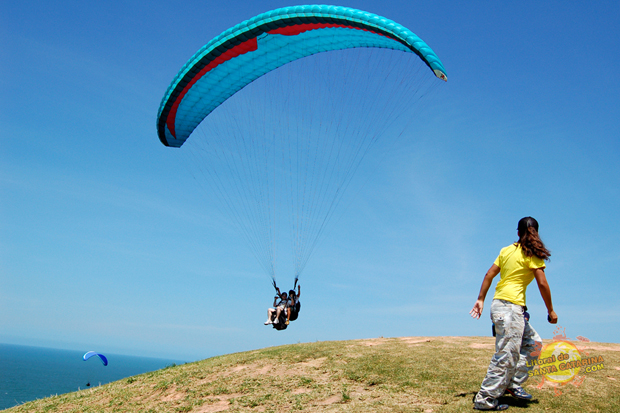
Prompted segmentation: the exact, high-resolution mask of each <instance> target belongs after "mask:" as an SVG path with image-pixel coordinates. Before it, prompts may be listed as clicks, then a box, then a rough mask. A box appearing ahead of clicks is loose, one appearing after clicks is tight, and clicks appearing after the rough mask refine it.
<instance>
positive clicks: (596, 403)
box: [6, 337, 620, 413]
mask: <svg viewBox="0 0 620 413" xmlns="http://www.w3.org/2000/svg"><path fill="white" fill-rule="evenodd" d="M493 347H494V339H493V338H492V337H403V338H378V339H369V340H354V341H337V342H316V343H303V344H294V345H288V346H281V347H272V348H266V349H261V350H255V351H249V352H244V353H237V354H229V355H225V356H219V357H213V358H210V359H206V360H203V361H199V362H194V363H190V364H185V365H181V366H172V367H168V368H165V369H163V370H159V371H156V372H151V373H146V374H143V375H140V376H135V377H130V378H127V379H123V380H120V381H117V382H114V383H110V384H107V385H104V386H101V387H96V388H91V389H88V390H82V391H79V392H75V393H69V394H65V395H60V396H56V397H50V398H46V399H41V400H37V401H34V402H30V403H26V404H24V405H21V406H17V407H14V408H11V409H8V410H6V411H7V412H11V413H14V412H33V411H37V412H80V413H82V412H196V413H197V412H202V413H207V412H220V411H227V412H292V411H304V412H340V411H347V412H468V411H473V410H472V403H471V399H472V397H473V395H474V394H475V393H476V391H477V390H478V388H479V385H480V382H481V380H482V378H483V377H484V374H485V372H486V368H487V366H488V362H489V360H490V357H491V356H492V354H493ZM587 347H588V351H589V352H590V354H591V355H592V354H595V355H597V356H602V357H603V359H604V365H605V367H604V368H603V369H602V370H599V371H596V372H593V373H587V374H583V375H582V376H583V378H584V380H583V382H582V383H581V384H580V385H579V386H574V385H567V386H562V387H559V388H555V387H553V386H551V385H550V384H549V383H544V384H543V385H542V387H541V388H540V389H538V388H537V385H538V384H540V383H541V379H540V378H539V377H536V378H533V379H532V380H530V381H529V382H528V385H527V387H526V388H527V390H528V391H530V392H531V393H533V394H534V396H535V398H536V399H537V400H535V401H533V402H530V403H529V405H528V404H526V403H523V402H520V401H518V400H516V399H513V398H511V397H503V398H502V402H503V403H508V404H510V405H511V406H513V407H512V408H511V409H510V410H511V411H525V410H523V409H524V408H526V406H527V412H528V413H534V412H543V411H546V412H549V411H552V412H560V411H561V412H569V413H570V412H597V411H620V392H619V391H618V390H619V389H620V345H618V344H600V343H588V346H587ZM558 391H559V392H561V394H559V395H556V393H557V392H558Z"/></svg>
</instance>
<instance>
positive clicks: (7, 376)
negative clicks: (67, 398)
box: [0, 344, 183, 410]
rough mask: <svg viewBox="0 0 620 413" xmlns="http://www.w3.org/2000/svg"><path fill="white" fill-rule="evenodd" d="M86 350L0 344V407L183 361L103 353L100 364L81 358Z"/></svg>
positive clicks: (15, 404)
mask: <svg viewBox="0 0 620 413" xmlns="http://www.w3.org/2000/svg"><path fill="white" fill-rule="evenodd" d="M88 350H94V351H97V349H86V350H84V351H75V350H58V349H51V348H42V347H28V346H18V345H13V344H0V410H4V409H8V408H9V407H13V406H17V405H19V404H23V403H25V402H28V401H31V400H36V399H41V398H44V397H49V396H52V395H54V396H55V395H57V394H63V393H69V392H73V391H77V390H80V389H82V390H83V389H87V388H90V387H94V386H99V385H103V384H106V383H110V382H112V381H116V380H121V379H124V378H126V377H130V376H135V375H137V374H142V373H146V372H149V371H154V370H159V369H162V368H164V367H167V366H170V365H173V364H182V363H183V362H180V361H178V360H165V359H157V358H148V357H134V356H121V355H116V354H108V353H104V354H105V356H106V357H107V359H108V365H107V366H104V365H103V363H102V362H101V361H100V359H99V357H96V356H95V357H92V358H90V359H88V360H87V361H84V360H83V359H82V356H83V355H84V353H86V351H88ZM89 384H90V386H89Z"/></svg>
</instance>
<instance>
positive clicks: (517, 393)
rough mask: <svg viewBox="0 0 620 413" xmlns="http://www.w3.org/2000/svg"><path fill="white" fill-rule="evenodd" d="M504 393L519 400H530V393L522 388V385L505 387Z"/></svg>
mask: <svg viewBox="0 0 620 413" xmlns="http://www.w3.org/2000/svg"><path fill="white" fill-rule="evenodd" d="M506 393H508V394H510V395H511V396H513V397H516V398H517V399H521V400H532V395H531V394H528V393H526V392H525V390H523V388H522V387H515V388H512V389H506Z"/></svg>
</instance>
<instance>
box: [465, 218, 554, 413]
mask: <svg viewBox="0 0 620 413" xmlns="http://www.w3.org/2000/svg"><path fill="white" fill-rule="evenodd" d="M517 232H518V235H519V241H517V242H515V243H514V244H512V245H510V246H508V247H505V248H502V250H501V251H500V253H499V256H498V257H497V258H496V259H495V262H494V263H493V265H492V266H491V268H489V271H487V273H486V275H485V276H484V280H483V281H482V286H481V287H480V294H478V300H477V301H476V304H474V308H472V310H471V311H470V312H469V314H471V316H472V317H473V318H476V319H477V318H480V315H481V314H482V309H483V308H484V299H485V297H486V295H487V292H488V291H489V288H490V287H491V284H492V283H493V278H495V276H496V275H497V274H501V275H500V280H499V282H498V283H497V287H496V288H495V296H494V297H493V302H492V303H491V320H493V323H494V324H495V331H496V337H495V354H494V355H493V358H492V359H491V363H490V364H489V369H488V371H487V375H486V377H485V378H484V380H483V381H482V384H481V386H480V391H479V392H478V394H476V397H475V399H474V408H475V409H478V410H506V409H507V408H508V405H507V404H498V400H497V399H498V398H499V397H500V396H502V395H503V394H504V392H506V393H509V394H511V395H513V396H514V397H517V398H519V399H523V400H531V398H532V396H531V395H530V394H527V393H526V392H525V391H524V390H523V388H522V387H521V386H522V385H523V383H525V381H526V380H527V378H528V368H527V361H528V360H531V359H532V358H533V357H532V356H530V354H531V353H532V352H533V351H535V348H536V342H539V343H541V342H542V340H541V338H540V336H539V335H538V333H537V332H536V330H534V328H532V326H531V325H530V323H529V321H527V320H525V318H524V316H523V313H524V312H525V290H526V288H527V286H528V284H529V283H531V282H532V280H533V279H536V283H537V284H538V289H539V290H540V295H541V296H542V298H543V301H544V302H545V305H546V306H547V312H548V314H549V315H548V320H549V322H550V323H551V324H555V323H557V322H558V316H557V314H556V313H555V311H553V304H552V302H551V290H550V289H549V284H548V283H547V277H546V276H545V263H544V261H545V260H548V259H549V257H550V256H551V253H550V252H549V250H548V249H547V248H546V247H545V244H543V242H542V241H541V240H540V237H539V235H538V222H536V220H535V219H534V218H532V217H525V218H522V219H521V220H520V221H519V224H518V226H517Z"/></svg>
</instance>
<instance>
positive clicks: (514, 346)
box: [474, 300, 542, 410]
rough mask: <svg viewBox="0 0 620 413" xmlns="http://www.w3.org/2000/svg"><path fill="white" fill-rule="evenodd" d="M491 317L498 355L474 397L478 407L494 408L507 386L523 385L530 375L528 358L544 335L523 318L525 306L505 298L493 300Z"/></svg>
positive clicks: (531, 357)
mask: <svg viewBox="0 0 620 413" xmlns="http://www.w3.org/2000/svg"><path fill="white" fill-rule="evenodd" d="M491 320H493V323H494V324H495V332H496V337H495V354H494V355H493V358H492V359H491V363H490V364H489V369H488V370H487V375H486V377H485V378H484V380H483V381H482V384H481V385H480V391H479V392H478V394H477V395H476V398H475V399H474V406H475V407H476V408H477V409H483V410H484V409H492V408H494V407H495V406H497V403H498V402H497V399H498V398H499V397H500V396H501V395H502V394H504V391H505V390H506V389H507V388H515V387H519V386H522V385H523V384H524V383H525V382H526V380H527V378H528V370H529V369H528V367H527V362H528V360H533V359H535V358H536V357H533V356H531V353H532V352H534V351H535V349H536V342H541V341H542V340H541V338H540V336H539V335H538V333H537V332H536V330H534V328H532V326H531V325H530V323H529V322H528V321H526V320H525V319H524V318H523V307H521V306H520V305H516V304H513V303H511V302H510V301H504V300H493V303H492V304H491Z"/></svg>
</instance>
